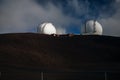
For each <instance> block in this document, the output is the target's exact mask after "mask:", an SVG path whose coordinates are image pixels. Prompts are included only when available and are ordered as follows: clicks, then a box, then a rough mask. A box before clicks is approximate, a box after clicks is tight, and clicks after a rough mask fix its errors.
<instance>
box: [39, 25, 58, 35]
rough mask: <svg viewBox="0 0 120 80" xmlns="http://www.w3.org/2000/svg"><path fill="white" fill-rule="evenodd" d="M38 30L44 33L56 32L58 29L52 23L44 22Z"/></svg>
mask: <svg viewBox="0 0 120 80" xmlns="http://www.w3.org/2000/svg"><path fill="white" fill-rule="evenodd" d="M38 32H40V33H43V34H56V29H55V27H54V25H53V24H52V23H43V24H41V25H40V26H39V28H38Z"/></svg>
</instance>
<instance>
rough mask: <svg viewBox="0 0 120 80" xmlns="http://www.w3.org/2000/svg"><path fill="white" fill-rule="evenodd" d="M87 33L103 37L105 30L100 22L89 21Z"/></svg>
mask: <svg viewBox="0 0 120 80" xmlns="http://www.w3.org/2000/svg"><path fill="white" fill-rule="evenodd" d="M85 25H86V26H85V27H86V30H85V32H86V33H88V34H96V35H102V32H103V29H102V25H101V24H100V23H99V22H98V21H94V20H89V21H87V22H86V24H85Z"/></svg>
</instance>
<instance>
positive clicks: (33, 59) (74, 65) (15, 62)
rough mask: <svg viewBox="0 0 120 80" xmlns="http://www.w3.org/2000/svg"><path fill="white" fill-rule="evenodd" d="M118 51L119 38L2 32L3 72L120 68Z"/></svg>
mask: <svg viewBox="0 0 120 80" xmlns="http://www.w3.org/2000/svg"><path fill="white" fill-rule="evenodd" d="M119 54H120V37H112V36H98V35H72V36H70V35H59V36H58V35H56V36H54V35H44V34H37V33H16V34H15V33H14V34H0V71H1V72H10V71H18V72H19V71H25V72H27V71H30V72H29V74H31V75H33V73H35V72H36V73H35V74H36V75H37V73H39V72H40V71H44V72H51V71H52V72H56V71H58V72H59V71H60V72H79V71H98V72H99V71H103V72H104V71H108V72H109V71H120V56H119ZM10 74H11V73H10ZM22 75H23V74H22ZM14 77H15V76H14ZM39 78H40V77H39ZM61 79H62V78H61ZM26 80H27V79H26ZM36 80H37V79H36ZM62 80H63V79H62ZM100 80H101V79H100Z"/></svg>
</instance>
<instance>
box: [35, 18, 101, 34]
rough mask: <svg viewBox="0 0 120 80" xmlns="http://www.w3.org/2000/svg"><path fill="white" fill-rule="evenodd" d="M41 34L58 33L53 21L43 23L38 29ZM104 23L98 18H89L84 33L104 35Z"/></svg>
mask: <svg viewBox="0 0 120 80" xmlns="http://www.w3.org/2000/svg"><path fill="white" fill-rule="evenodd" d="M37 31H38V33H41V34H48V35H51V34H57V32H56V28H55V26H54V25H53V24H52V23H48V22H45V23H42V24H41V25H39V27H38V29H37ZM102 33H103V29H102V25H101V24H100V23H99V22H98V21H96V20H89V21H87V22H86V23H85V26H84V31H83V33H82V34H83V35H102Z"/></svg>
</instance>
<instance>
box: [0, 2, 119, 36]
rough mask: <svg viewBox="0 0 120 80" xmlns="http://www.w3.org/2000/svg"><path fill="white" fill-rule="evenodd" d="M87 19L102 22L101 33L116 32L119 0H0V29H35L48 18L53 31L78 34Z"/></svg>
mask: <svg viewBox="0 0 120 80" xmlns="http://www.w3.org/2000/svg"><path fill="white" fill-rule="evenodd" d="M90 19H95V20H98V21H99V22H100V23H101V24H102V26H103V30H104V33H103V34H104V35H111V36H120V26H119V23H120V0H0V33H13V32H36V29H37V26H38V25H39V24H41V23H42V22H52V23H53V24H54V25H55V27H56V28H57V33H75V34H79V33H81V32H80V29H81V28H82V27H84V24H85V21H87V20H90Z"/></svg>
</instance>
